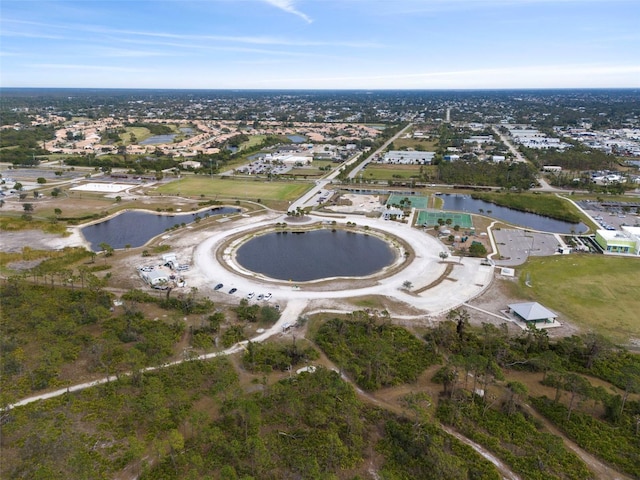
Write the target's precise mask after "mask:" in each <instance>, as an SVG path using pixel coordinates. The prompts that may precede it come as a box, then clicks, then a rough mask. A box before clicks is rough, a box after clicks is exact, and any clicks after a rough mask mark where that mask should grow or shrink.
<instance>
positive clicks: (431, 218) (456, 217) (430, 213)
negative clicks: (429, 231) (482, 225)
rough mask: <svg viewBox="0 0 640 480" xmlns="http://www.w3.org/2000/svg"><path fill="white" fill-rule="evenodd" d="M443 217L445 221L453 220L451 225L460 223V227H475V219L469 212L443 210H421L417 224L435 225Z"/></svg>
mask: <svg viewBox="0 0 640 480" xmlns="http://www.w3.org/2000/svg"><path fill="white" fill-rule="evenodd" d="M440 218H441V219H442V220H443V221H444V222H445V223H447V220H451V225H452V226H455V225H459V226H460V228H473V220H471V215H469V214H468V213H458V212H441V211H439V210H421V211H420V212H418V221H417V225H426V226H427V227H433V226H434V225H438V219H440Z"/></svg>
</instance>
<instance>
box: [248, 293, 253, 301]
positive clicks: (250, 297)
mask: <svg viewBox="0 0 640 480" xmlns="http://www.w3.org/2000/svg"><path fill="white" fill-rule="evenodd" d="M254 296H255V293H253V292H249V293H248V294H247V300H251V299H252V298H253V297H254Z"/></svg>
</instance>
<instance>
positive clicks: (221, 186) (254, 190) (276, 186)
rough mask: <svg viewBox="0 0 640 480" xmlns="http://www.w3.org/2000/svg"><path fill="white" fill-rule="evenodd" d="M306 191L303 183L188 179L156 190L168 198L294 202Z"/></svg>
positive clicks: (308, 186)
mask: <svg viewBox="0 0 640 480" xmlns="http://www.w3.org/2000/svg"><path fill="white" fill-rule="evenodd" d="M309 188H311V184H309V183H304V182H268V181H264V180H235V179H231V178H226V179H220V178H210V177H202V176H200V177H196V176H191V177H186V178H183V179H181V180H178V181H176V182H171V183H169V184H167V185H163V186H161V187H159V188H158V189H157V192H159V193H163V194H169V195H176V194H177V195H186V196H189V195H204V196H206V197H212V196H218V197H221V199H224V198H229V199H247V200H257V199H261V200H295V199H296V198H298V197H300V196H301V195H302V194H303V193H304V192H305V191H307V190H308V189H309Z"/></svg>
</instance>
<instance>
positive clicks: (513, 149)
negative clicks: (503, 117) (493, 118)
mask: <svg viewBox="0 0 640 480" xmlns="http://www.w3.org/2000/svg"><path fill="white" fill-rule="evenodd" d="M491 128H493V131H494V132H495V133H496V135H498V136H499V137H500V140H501V141H502V143H504V144H505V145H506V146H507V148H508V149H509V151H510V152H511V153H512V154H513V156H514V159H515V161H516V162H527V159H526V158H524V156H523V155H522V154H521V153H520V152H519V151H518V149H517V148H516V147H514V146H513V143H511V140H509V138H508V137H507V136H506V135H504V134H503V133H502V132H501V131H500V129H499V128H498V127H497V126H496V125H492V127H491Z"/></svg>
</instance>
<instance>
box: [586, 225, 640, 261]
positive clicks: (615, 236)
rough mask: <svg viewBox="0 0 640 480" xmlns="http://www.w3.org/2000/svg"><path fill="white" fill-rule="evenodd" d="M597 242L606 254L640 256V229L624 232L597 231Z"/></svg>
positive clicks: (628, 228) (623, 228)
mask: <svg viewBox="0 0 640 480" xmlns="http://www.w3.org/2000/svg"><path fill="white" fill-rule="evenodd" d="M595 240H596V242H597V244H598V245H600V247H602V250H603V251H604V253H621V254H628V255H640V227H628V226H623V227H622V230H597V231H596V237H595Z"/></svg>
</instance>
